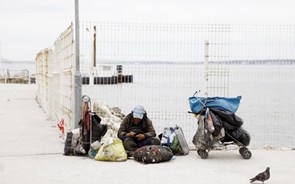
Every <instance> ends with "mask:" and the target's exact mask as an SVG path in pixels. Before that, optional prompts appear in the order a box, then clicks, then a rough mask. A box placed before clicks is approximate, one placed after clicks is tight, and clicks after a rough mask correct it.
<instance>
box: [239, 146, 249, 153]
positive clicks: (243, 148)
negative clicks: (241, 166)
mask: <svg viewBox="0 0 295 184" xmlns="http://www.w3.org/2000/svg"><path fill="white" fill-rule="evenodd" d="M247 149H248V148H246V147H240V149H239V153H240V154H241V155H242V153H243V151H244V150H247Z"/></svg>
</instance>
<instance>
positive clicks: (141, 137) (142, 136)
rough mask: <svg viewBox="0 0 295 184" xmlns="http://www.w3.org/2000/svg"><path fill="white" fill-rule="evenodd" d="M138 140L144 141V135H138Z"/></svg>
mask: <svg viewBox="0 0 295 184" xmlns="http://www.w3.org/2000/svg"><path fill="white" fill-rule="evenodd" d="M135 137H136V138H137V140H142V139H144V138H145V136H144V134H138V135H137V136H135Z"/></svg>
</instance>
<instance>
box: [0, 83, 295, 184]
mask: <svg viewBox="0 0 295 184" xmlns="http://www.w3.org/2000/svg"><path fill="white" fill-rule="evenodd" d="M0 94H1V97H0V107H1V108H0V125H1V128H0V140H1V145H0V146H1V148H0V184H20V183H24V184H35V183H36V184H76V183H77V184H80V183H81V184H82V183H100V184H104V183H107V184H109V183H110V184H112V183H114V184H118V183H120V184H124V183H128V184H133V183H134V184H135V183H136V184H146V183H152V184H157V183H161V184H163V183H169V184H176V183H177V184H179V183H183V184H190V183H200V184H211V183H219V184H233V183H238V184H243V183H249V178H251V177H253V176H255V175H256V174H257V173H258V172H261V171H263V170H264V169H265V168H266V167H267V166H269V167H270V172H271V178H270V179H269V180H268V181H266V183H267V184H275V183H277V184H278V183H280V184H281V183H294V182H293V179H292V178H291V177H292V176H293V175H294V173H295V151H291V150H290V151H266V150H252V154H253V157H252V158H251V159H250V160H244V159H243V158H242V157H241V156H240V155H239V153H238V151H237V150H228V151H211V152H210V153H209V158H208V159H207V160H202V159H201V158H200V157H199V156H198V155H197V153H196V152H195V151H191V152H190V153H189V155H187V156H177V157H176V159H175V160H171V161H169V162H165V163H160V164H148V165H143V164H140V163H138V162H136V161H134V160H127V161H126V162H101V161H95V160H92V159H90V158H88V157H76V156H63V154H62V153H63V148H64V142H63V141H62V140H61V139H60V138H59V134H58V130H57V128H56V126H55V122H52V121H50V120H48V119H47V118H46V114H45V113H44V112H43V110H42V109H41V108H40V106H39V105H38V104H37V102H36V101H35V96H36V87H35V85H24V84H0ZM253 141H255V140H253ZM257 183H259V182H257Z"/></svg>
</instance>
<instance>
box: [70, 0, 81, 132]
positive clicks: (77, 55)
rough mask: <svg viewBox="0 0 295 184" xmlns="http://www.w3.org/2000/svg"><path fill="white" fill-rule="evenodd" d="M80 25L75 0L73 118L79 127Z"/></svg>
mask: <svg viewBox="0 0 295 184" xmlns="http://www.w3.org/2000/svg"><path fill="white" fill-rule="evenodd" d="M79 29H80V26H79V0H75V65H74V68H75V74H74V86H73V88H74V89H73V103H72V105H73V107H72V109H73V118H72V126H73V127H74V128H77V127H78V122H79V120H80V119H81V114H82V100H81V98H82V92H81V90H82V88H81V85H82V81H81V72H80V45H79V44H80V35H79V34H80V31H79Z"/></svg>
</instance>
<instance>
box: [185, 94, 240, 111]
mask: <svg viewBox="0 0 295 184" xmlns="http://www.w3.org/2000/svg"><path fill="white" fill-rule="evenodd" d="M241 98H242V97H241V96H237V97H236V98H226V97H208V98H205V97H196V96H193V97H189V105H190V108H191V111H192V112H193V113H199V112H200V111H202V110H203V109H204V108H207V107H208V108H215V109H219V110H223V111H229V112H232V113H235V112H236V111H237V110H238V108H239V105H240V100H241Z"/></svg>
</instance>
